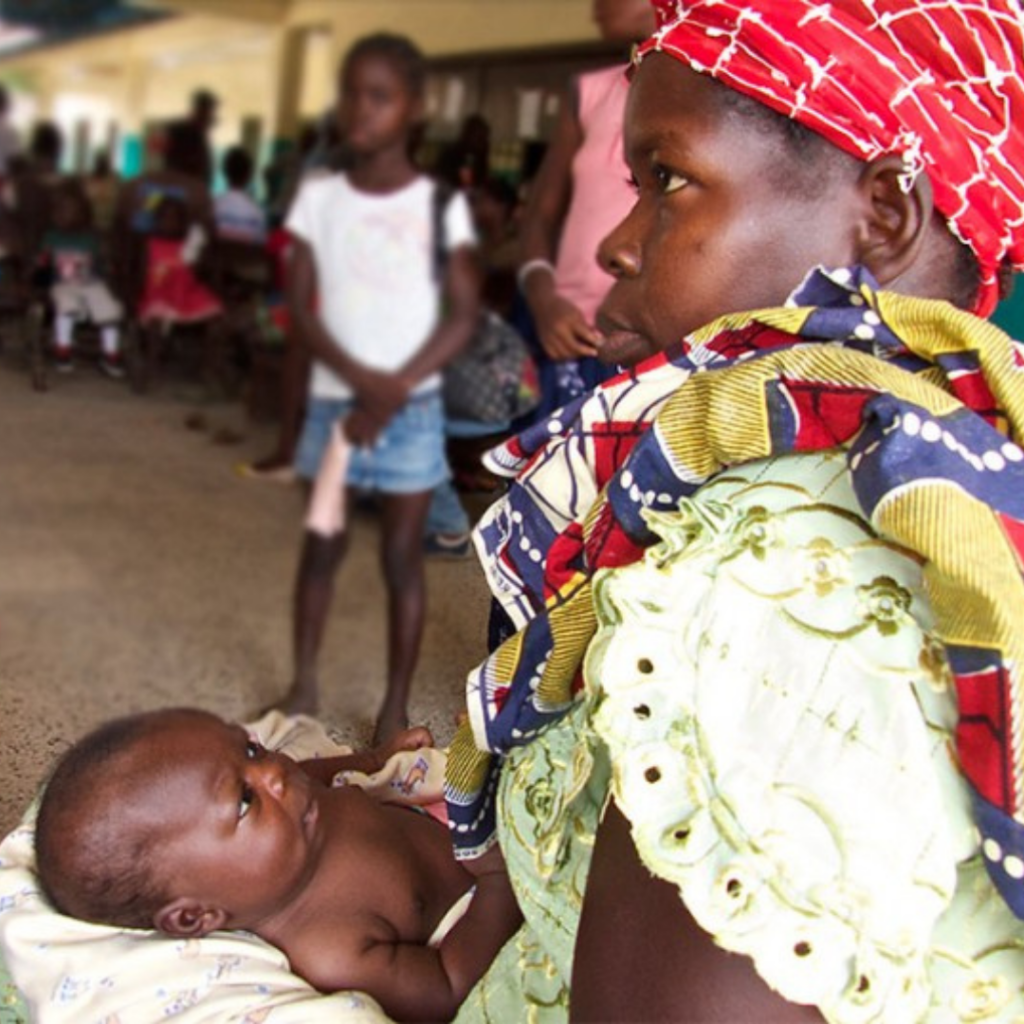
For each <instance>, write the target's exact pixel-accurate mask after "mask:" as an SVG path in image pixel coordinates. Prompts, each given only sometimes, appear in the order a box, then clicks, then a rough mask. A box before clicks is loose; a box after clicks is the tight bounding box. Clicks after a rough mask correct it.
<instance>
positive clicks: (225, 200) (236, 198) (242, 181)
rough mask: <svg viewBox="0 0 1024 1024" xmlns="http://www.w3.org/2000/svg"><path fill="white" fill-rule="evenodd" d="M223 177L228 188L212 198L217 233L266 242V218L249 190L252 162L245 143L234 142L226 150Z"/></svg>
mask: <svg viewBox="0 0 1024 1024" xmlns="http://www.w3.org/2000/svg"><path fill="white" fill-rule="evenodd" d="M223 167H224V177H225V178H226V179H227V183H228V189H227V191H226V192H223V193H222V194H221V195H219V196H217V198H216V199H214V201H213V215H214V219H215V220H216V222H217V237H218V238H224V239H228V240H230V241H233V242H248V243H250V244H251V245H263V244H264V243H265V242H266V240H267V218H266V214H265V213H264V212H263V209H262V207H261V206H260V204H259V203H257V202H256V200H255V199H253V197H252V196H251V195H250V194H249V186H250V185H251V184H252V174H253V162H252V157H251V156H250V155H249V152H248V150H246V149H245V148H244V147H243V146H232V147H231V149H229V150H228V151H227V153H225V154H224V165H223Z"/></svg>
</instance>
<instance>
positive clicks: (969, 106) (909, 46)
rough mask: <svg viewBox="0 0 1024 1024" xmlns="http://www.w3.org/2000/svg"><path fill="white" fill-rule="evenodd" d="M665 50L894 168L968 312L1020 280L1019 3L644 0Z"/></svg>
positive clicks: (1023, 58) (1023, 172)
mask: <svg viewBox="0 0 1024 1024" xmlns="http://www.w3.org/2000/svg"><path fill="white" fill-rule="evenodd" d="M653 2H654V7H655V10H656V13H657V15H658V23H659V29H658V31H657V32H656V33H655V35H654V36H653V37H652V38H651V39H650V40H648V41H647V42H646V43H644V44H643V45H642V46H641V47H640V48H639V50H638V51H637V61H640V60H642V59H643V57H645V56H646V55H647V54H649V53H652V52H664V53H667V54H670V55H671V56H673V57H676V58H677V59H679V60H681V61H683V62H684V63H686V64H687V65H689V66H691V67H693V68H694V70H696V71H700V72H704V73H707V74H710V75H712V76H713V77H714V78H717V79H719V80H721V81H722V82H724V83H725V84H727V85H728V86H729V87H730V88H732V89H735V90H736V91H738V92H741V93H745V94H747V95H749V96H751V97H753V98H754V99H756V100H758V101H759V102H761V103H763V104H765V105H766V106H768V107H771V108H772V109H773V110H777V111H779V112H780V113H783V114H785V115H787V116H788V117H792V118H794V119H795V120H797V121H799V122H800V123H802V124H804V125H806V126H807V127H808V128H811V129H813V130H814V131H816V132H818V133H819V134H821V135H823V136H825V138H827V139H828V140H829V141H830V142H832V143H833V144H834V145H836V146H837V147H838V148H839V149H842V150H844V151H845V152H847V153H850V154H852V155H853V156H855V157H858V158H859V159H862V160H873V159H876V158H878V157H880V156H884V155H888V154H897V155H900V156H902V157H903V159H904V161H905V164H906V167H907V178H906V182H907V187H908V188H909V185H910V182H911V181H912V180H913V178H914V176H916V175H917V174H918V173H919V172H920V171H922V170H923V171H925V172H926V173H927V175H928V178H929V180H930V181H931V184H932V189H933V192H934V197H935V206H936V208H937V209H938V210H939V211H940V212H941V213H942V214H943V216H945V218H946V219H947V221H948V222H949V225H950V228H951V230H952V231H953V233H954V234H955V235H957V237H959V238H960V239H961V240H962V241H964V242H966V243H967V245H969V246H970V248H971V250H972V251H973V252H974V254H975V256H976V257H977V259H978V262H979V264H980V265H981V271H982V287H981V289H980V290H979V295H978V299H977V302H976V305H975V309H974V312H976V313H977V314H978V315H979V316H988V315H989V314H990V313H991V312H992V310H993V309H994V308H995V305H996V303H997V301H998V298H999V293H998V280H997V272H998V269H999V266H1000V264H1001V263H1002V261H1003V259H1004V257H1008V258H1009V260H1010V262H1011V263H1012V265H1013V267H1014V268H1015V269H1017V270H1022V269H1024V15H1022V12H1021V6H1020V3H1019V0H955V2H945V0H944V2H935V0H831V2H822V0H653Z"/></svg>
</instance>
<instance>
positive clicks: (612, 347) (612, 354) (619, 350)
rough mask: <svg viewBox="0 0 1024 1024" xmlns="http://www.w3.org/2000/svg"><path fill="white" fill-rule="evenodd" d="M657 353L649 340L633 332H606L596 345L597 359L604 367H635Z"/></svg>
mask: <svg viewBox="0 0 1024 1024" xmlns="http://www.w3.org/2000/svg"><path fill="white" fill-rule="evenodd" d="M658 351H659V349H658V347H657V345H655V344H654V342H653V341H651V340H650V338H647V337H645V336H644V335H642V334H637V333H636V332H634V331H623V330H613V331H608V332H607V333H605V334H603V335H602V337H601V340H600V341H599V342H598V343H597V358H598V359H599V360H600V361H601V362H602V363H604V364H605V365H606V366H636V364H637V363H642V362H643V361H644V360H645V359H649V358H650V357H651V356H653V355H654V354H655V353H657V352H658Z"/></svg>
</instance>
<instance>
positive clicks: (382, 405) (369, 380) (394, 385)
mask: <svg viewBox="0 0 1024 1024" xmlns="http://www.w3.org/2000/svg"><path fill="white" fill-rule="evenodd" d="M352 385H353V387H354V389H355V392H356V398H357V399H358V403H359V405H360V406H361V407H362V408H363V409H365V410H366V412H367V413H368V414H369V415H370V416H371V417H373V419H375V420H377V421H379V423H380V425H381V427H383V426H384V425H385V424H386V423H388V422H389V421H390V419H391V417H392V416H394V415H395V413H396V412H398V410H399V409H400V408H401V407H402V406H403V405H405V403H406V402H407V401H408V399H409V392H410V391H411V390H412V387H413V385H412V382H411V381H409V380H407V379H406V378H405V377H403V376H401V375H400V374H397V373H382V372H380V371H379V370H364V371H363V372H362V373H360V375H359V380H358V381H356V380H353V381H352Z"/></svg>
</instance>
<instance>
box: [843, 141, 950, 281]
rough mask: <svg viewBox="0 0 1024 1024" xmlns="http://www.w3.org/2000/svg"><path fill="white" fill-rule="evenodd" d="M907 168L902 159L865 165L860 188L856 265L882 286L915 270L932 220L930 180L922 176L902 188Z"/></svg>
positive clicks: (890, 157)
mask: <svg viewBox="0 0 1024 1024" xmlns="http://www.w3.org/2000/svg"><path fill="white" fill-rule="evenodd" d="M906 174H907V170H906V164H905V163H904V161H903V159H902V157H898V156H883V157H880V158H879V159H878V160H872V161H871V162H870V163H868V164H866V165H865V167H864V170H863V171H862V173H861V177H860V181H859V182H858V187H859V188H860V190H861V195H862V196H863V199H864V207H863V209H864V217H863V219H862V221H861V224H860V229H859V232H858V237H857V246H858V252H857V256H858V262H859V263H862V264H863V265H864V266H865V267H867V268H868V270H870V271H871V273H872V274H873V275H874V277H875V280H877V281H878V283H879V284H881V285H883V286H885V285H890V284H892V283H893V282H894V281H895V280H896V279H897V278H900V277H902V276H903V275H904V274H906V272H907V271H908V270H910V268H911V267H912V266H913V265H914V263H915V262H916V260H917V259H918V257H919V256H920V254H921V251H922V248H923V246H924V241H925V235H926V234H927V229H928V226H929V224H930V223H931V220H932V210H933V204H932V187H931V182H929V180H928V175H926V174H918V175H917V177H916V178H915V180H914V183H913V185H912V186H911V188H910V190H909V191H906V190H905V189H904V181H905V179H906Z"/></svg>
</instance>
